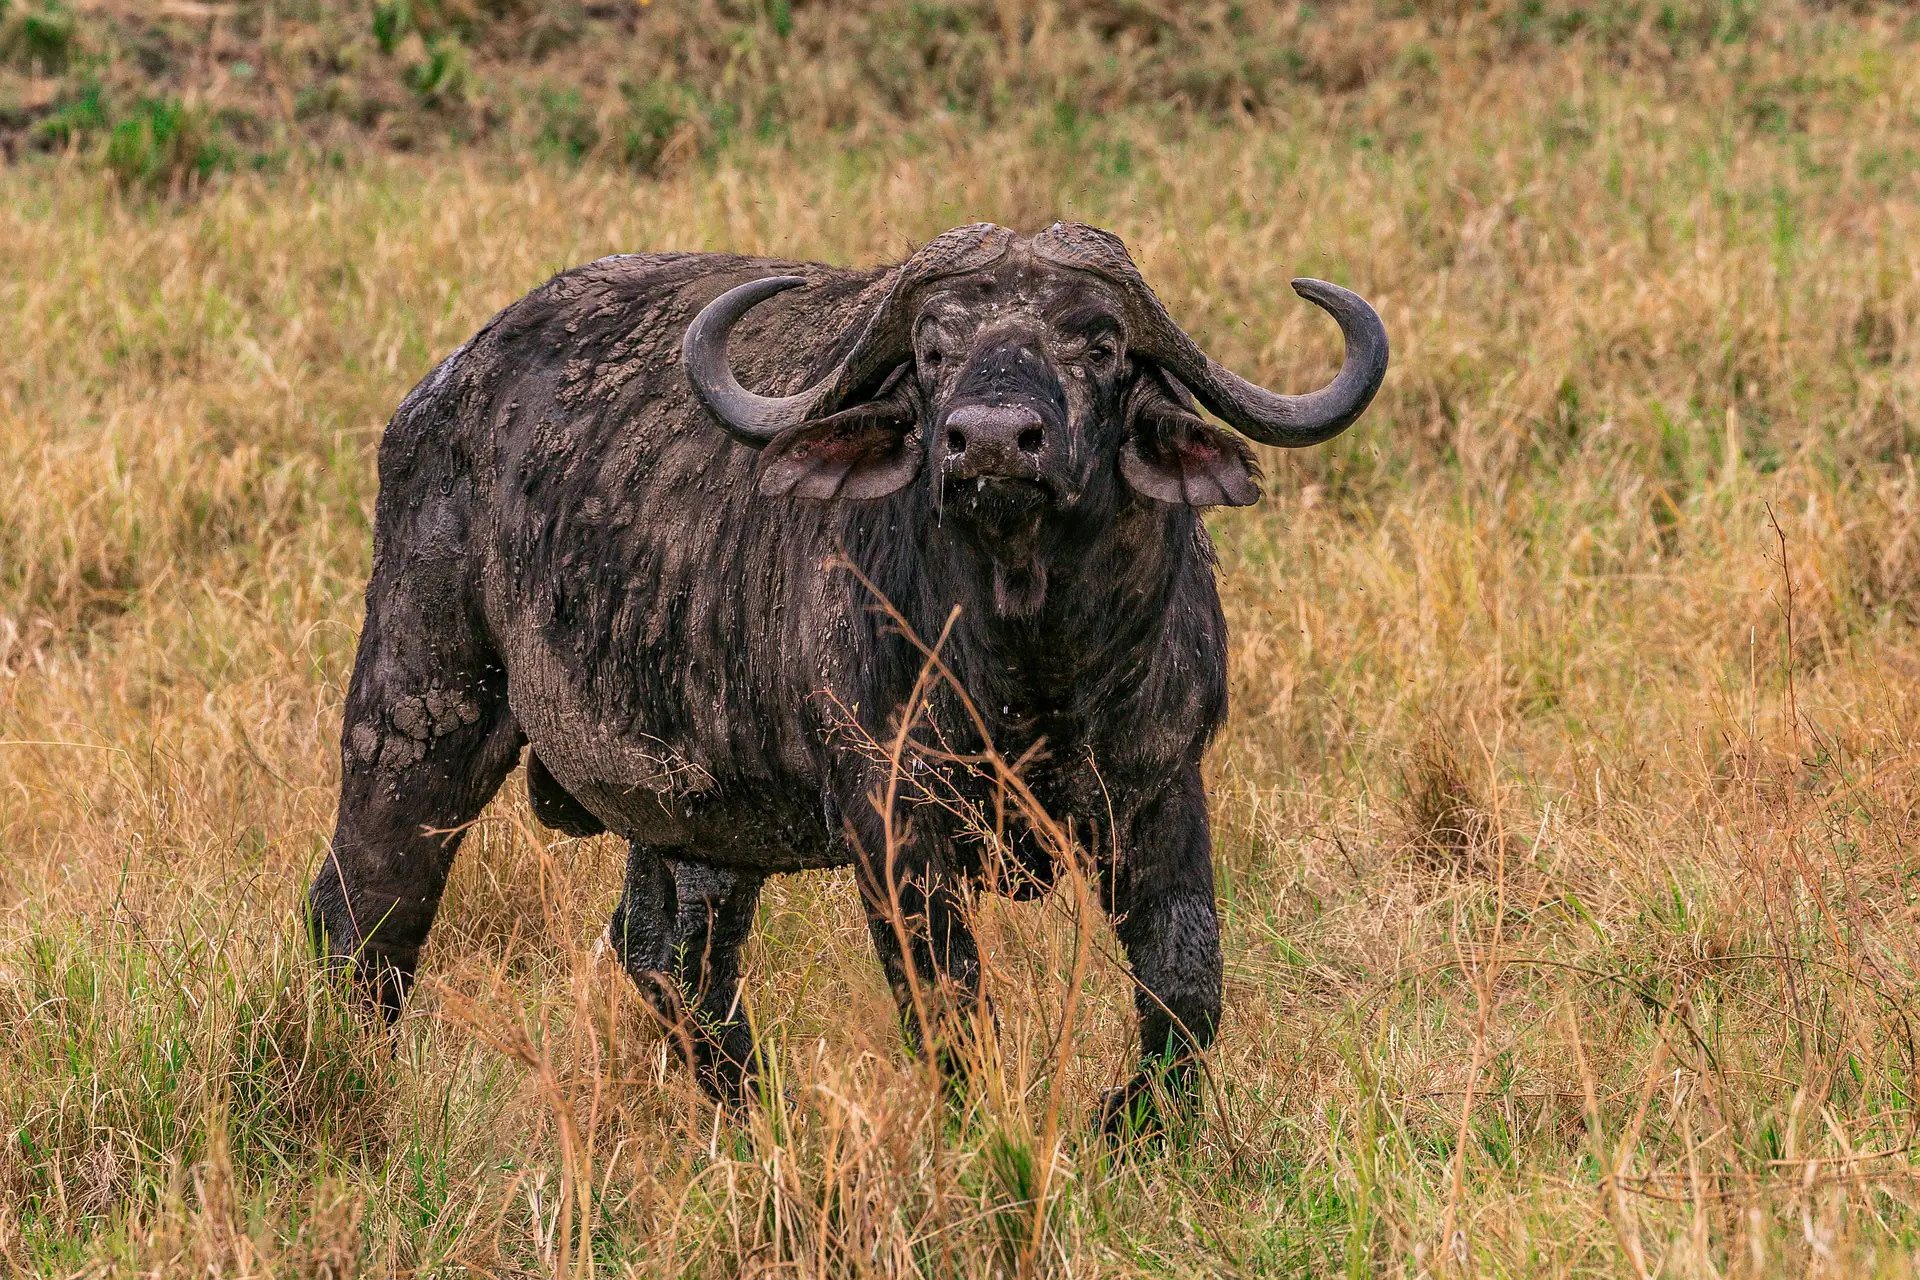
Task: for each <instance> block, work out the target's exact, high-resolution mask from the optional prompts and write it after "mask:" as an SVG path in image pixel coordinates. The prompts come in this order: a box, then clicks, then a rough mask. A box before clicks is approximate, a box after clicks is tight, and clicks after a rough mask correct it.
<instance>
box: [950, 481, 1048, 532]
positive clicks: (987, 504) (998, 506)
mask: <svg viewBox="0 0 1920 1280" xmlns="http://www.w3.org/2000/svg"><path fill="white" fill-rule="evenodd" d="M946 490H947V505H948V506H949V507H950V508H956V509H958V510H959V511H961V512H962V513H964V514H967V515H972V516H977V517H980V518H981V519H982V521H983V522H984V523H987V524H999V523H1004V522H1005V521H1006V520H1008V519H1013V518H1020V519H1025V518H1028V517H1031V516H1033V515H1035V514H1037V513H1038V512H1039V511H1040V510H1042V509H1043V508H1046V507H1053V506H1059V505H1061V504H1062V502H1063V501H1064V495H1063V494H1062V493H1061V490H1060V486H1059V485H1057V484H1055V483H1054V482H1053V481H1051V480H1049V479H1047V478H1046V477H1045V476H1041V475H1005V474H1001V473H998V472H994V473H977V474H973V475H964V476H963V475H956V474H954V473H952V472H949V473H948V475H947V483H946Z"/></svg>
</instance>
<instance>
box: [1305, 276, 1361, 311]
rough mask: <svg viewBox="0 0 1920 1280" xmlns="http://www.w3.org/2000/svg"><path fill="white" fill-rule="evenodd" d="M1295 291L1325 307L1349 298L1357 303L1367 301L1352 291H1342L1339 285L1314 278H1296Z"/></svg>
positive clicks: (1309, 300)
mask: <svg viewBox="0 0 1920 1280" xmlns="http://www.w3.org/2000/svg"><path fill="white" fill-rule="evenodd" d="M1293 291H1294V292H1295V293H1297V294H1299V295H1300V296H1301V297H1303V298H1305V299H1306V300H1307V301H1308V302H1312V303H1317V304H1319V305H1320V306H1323V307H1324V306H1328V305H1329V304H1333V303H1341V302H1345V301H1347V300H1348V299H1349V298H1351V299H1352V300H1353V301H1355V302H1364V301H1366V299H1364V298H1362V297H1361V296H1360V295H1359V294H1357V293H1355V292H1354V291H1353V290H1351V289H1342V288H1341V287H1340V286H1339V285H1337V284H1333V283H1332V282H1330V281H1327V280H1315V279H1314V278H1313V277H1312V276H1297V277H1295V278H1294V281H1293Z"/></svg>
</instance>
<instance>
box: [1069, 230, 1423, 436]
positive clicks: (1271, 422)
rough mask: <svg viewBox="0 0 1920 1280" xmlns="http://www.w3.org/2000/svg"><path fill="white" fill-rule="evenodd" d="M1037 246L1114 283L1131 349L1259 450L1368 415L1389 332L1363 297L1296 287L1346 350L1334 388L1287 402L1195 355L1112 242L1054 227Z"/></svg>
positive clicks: (1322, 284) (1323, 287)
mask: <svg viewBox="0 0 1920 1280" xmlns="http://www.w3.org/2000/svg"><path fill="white" fill-rule="evenodd" d="M1034 248H1035V250H1036V251H1037V252H1038V253H1040V254H1041V255H1042V256H1043V257H1046V258H1049V259H1051V260H1053V261H1055V262H1058V263H1060V264H1061V265H1063V266H1071V267H1075V268H1077V269H1079V270H1082V271H1091V272H1093V273H1094V274H1096V275H1100V276H1103V277H1105V278H1106V279H1107V280H1109V281H1111V282H1112V283H1114V284H1117V285H1119V286H1120V287H1121V289H1122V291H1123V293H1124V295H1125V297H1126V301H1127V308H1128V311H1129V313H1130V318H1131V320H1132V322H1133V327H1134V330H1135V332H1134V334H1133V336H1132V345H1133V348H1134V351H1135V352H1136V353H1137V354H1139V355H1142V356H1145V357H1146V358H1147V359H1149V360H1152V361H1153V362H1154V363H1155V364H1158V365H1159V366H1160V367H1161V368H1163V369H1165V370H1166V371H1167V372H1169V373H1171V374H1173V375H1175V376H1176V377H1178V378H1179V379H1180V381H1181V382H1183V383H1185V384H1186V385H1187V386H1188V387H1189V388H1190V389H1191V390H1192V391H1193V394H1194V395H1195V396H1197V397H1198V398H1199V400H1200V402H1201V403H1202V404H1204V405H1206V406H1207V408H1209V409H1211V410H1212V411H1213V412H1214V413H1215V414H1216V415H1218V416H1219V418H1220V419H1221V421H1223V422H1225V423H1227V424H1228V425H1230V426H1232V427H1233V428H1234V429H1235V430H1236V431H1239V432H1240V433H1241V434H1242V435H1246V436H1250V437H1251V438H1253V439H1255V440H1258V441H1259V442H1260V443H1261V444H1272V445H1280V446H1281V447H1283V448H1288V449H1298V448H1303V447H1304V446H1306V445H1311V444H1319V443H1320V442H1321V441H1323V440H1328V439H1331V438H1332V437H1334V436H1337V435H1339V434H1340V433H1341V432H1342V431H1345V430H1346V429H1347V427H1349V426H1350V425H1352V423H1353V421H1354V419H1356V418H1358V417H1359V416H1360V415H1361V414H1362V413H1364V412H1365V411H1366V408H1367V405H1368V404H1369V403H1370V402H1371V401H1372V400H1373V395H1374V392H1376V391H1378V390H1379V389H1380V381H1381V379H1383V378H1384V377H1386V374H1387V329H1386V326H1385V325H1383V324H1381V323H1380V316H1379V315H1378V313H1376V312H1375V311H1374V309H1373V308H1372V307H1370V306H1368V305H1367V301H1366V299H1364V298H1362V297H1361V296H1360V295H1359V294H1357V293H1352V292H1349V291H1348V290H1346V289H1342V288H1341V287H1340V286H1339V285H1335V284H1328V283H1327V282H1326V281H1324V280H1305V279H1302V280H1295V281H1294V282H1293V289H1294V292H1295V293H1298V294H1299V295H1300V296H1301V297H1303V298H1305V299H1306V300H1307V301H1309V302H1311V303H1313V304H1314V305H1315V306H1318V307H1320V308H1321V309H1322V310H1324V311H1326V312H1327V313H1329V314H1330V315H1332V316H1333V318H1334V319H1335V320H1337V321H1339V323H1340V333H1341V336H1342V337H1344V338H1345V339H1346V347H1347V352H1346V359H1345V360H1344V361H1343V363H1342V364H1341V366H1340V373H1339V375H1338V376H1336V377H1335V378H1334V380H1333V381H1332V382H1330V383H1328V384H1327V385H1326V386H1324V387H1322V388H1320V390H1318V391H1315V392H1311V393H1309V394H1307V395H1303V396H1287V395H1279V394H1276V393H1275V392H1272V391H1268V390H1267V389H1266V388H1264V387H1259V386H1255V385H1254V384H1253V383H1251V382H1248V381H1247V380H1246V379H1245V378H1242V377H1240V376H1239V375H1238V374H1236V373H1234V372H1233V371H1232V370H1230V369H1227V368H1225V367H1223V366H1222V365H1220V364H1219V363H1218V362H1216V361H1215V360H1214V359H1213V358H1212V357H1211V356H1209V355H1207V354H1206V352H1204V351H1202V350H1200V348H1199V346H1198V345H1196V344H1195V342H1194V341H1193V339H1192V338H1190V337H1188V336H1187V334H1186V331H1185V330H1183V329H1181V328H1180V326H1179V325H1177V324H1175V323H1174V322H1173V317H1171V316H1169V315H1168V314H1167V309H1166V308H1165V307H1164V306H1162V305H1161V303H1160V299H1159V298H1158V297H1156V296H1154V292H1153V290H1152V289H1151V288H1150V287H1149V286H1148V285H1147V282H1146V281H1145V280H1144V279H1143V278H1141V275H1140V272H1139V269H1138V268H1137V267H1135V266H1134V265H1133V259H1132V258H1131V257H1129V256H1128V254H1127V250H1126V246H1125V245H1123V244H1121V242H1120V241H1119V239H1118V238H1117V237H1115V236H1112V235H1109V234H1108V233H1107V232H1104V231H1100V230H1098V229H1096V228H1094V227H1087V226H1080V225H1077V224H1070V223H1056V224H1055V225H1054V226H1052V227H1049V228H1048V229H1047V230H1046V231H1043V232H1042V233H1041V234H1040V235H1039V236H1037V237H1035V241H1034Z"/></svg>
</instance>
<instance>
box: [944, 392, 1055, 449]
mask: <svg viewBox="0 0 1920 1280" xmlns="http://www.w3.org/2000/svg"><path fill="white" fill-rule="evenodd" d="M1045 443H1046V435H1045V433H1044V432H1043V431H1042V430H1041V427H1040V415H1039V414H1038V413H1036V412H1035V411H1034V410H1032V409H1030V408H1027V407H1026V406H1025V405H1011V404H1009V405H989V404H969V405H962V406H961V407H960V408H958V409H955V410H954V411H953V412H951V413H949V414H948V415H947V456H948V457H958V456H959V455H961V454H964V453H966V452H967V451H968V450H969V449H973V450H975V451H977V452H981V453H1007V454H1011V453H1013V452H1015V451H1016V450H1017V451H1018V452H1020V453H1024V454H1027V455H1028V456H1029V457H1032V456H1034V455H1037V454H1038V453H1039V452H1040V447H1041V446H1042V445H1043V444H1045Z"/></svg>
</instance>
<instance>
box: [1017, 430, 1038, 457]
mask: <svg viewBox="0 0 1920 1280" xmlns="http://www.w3.org/2000/svg"><path fill="white" fill-rule="evenodd" d="M1042 439H1043V437H1042V436H1041V434H1040V428H1038V427H1028V428H1027V429H1026V430H1025V431H1022V432H1021V433H1020V451H1021V452H1022V453H1038V452H1040V442H1041V440H1042Z"/></svg>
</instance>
